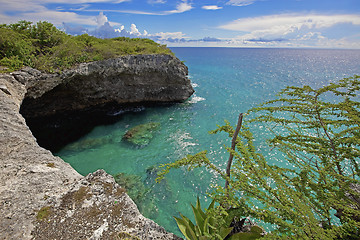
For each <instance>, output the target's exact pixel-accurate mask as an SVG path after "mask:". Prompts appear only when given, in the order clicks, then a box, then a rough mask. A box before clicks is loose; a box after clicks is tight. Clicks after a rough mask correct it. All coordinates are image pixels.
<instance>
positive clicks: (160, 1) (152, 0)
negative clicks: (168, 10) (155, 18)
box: [148, 0, 166, 4]
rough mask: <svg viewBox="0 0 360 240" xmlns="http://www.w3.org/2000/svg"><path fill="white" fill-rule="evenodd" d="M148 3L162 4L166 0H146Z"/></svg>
mask: <svg viewBox="0 0 360 240" xmlns="http://www.w3.org/2000/svg"><path fill="white" fill-rule="evenodd" d="M148 3H149V4H163V3H166V0H148Z"/></svg>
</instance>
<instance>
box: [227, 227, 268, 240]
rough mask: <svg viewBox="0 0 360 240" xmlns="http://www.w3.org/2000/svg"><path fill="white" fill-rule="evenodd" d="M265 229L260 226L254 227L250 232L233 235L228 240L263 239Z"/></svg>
mask: <svg viewBox="0 0 360 240" xmlns="http://www.w3.org/2000/svg"><path fill="white" fill-rule="evenodd" d="M262 233H263V229H262V228H261V227H259V226H252V227H251V229H250V232H241V233H235V234H233V235H231V236H230V237H229V238H228V240H255V239H259V238H261V237H262Z"/></svg>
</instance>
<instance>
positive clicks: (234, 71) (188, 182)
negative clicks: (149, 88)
mask: <svg viewBox="0 0 360 240" xmlns="http://www.w3.org/2000/svg"><path fill="white" fill-rule="evenodd" d="M171 50H172V51H173V52H174V53H175V55H176V56H177V57H178V58H179V59H180V60H182V61H184V62H185V64H186V65H187V66H188V67H189V78H190V79H191V81H192V84H193V87H194V89H195V91H196V92H195V94H194V95H193V96H192V97H191V98H190V99H189V100H188V101H186V102H184V103H180V104H175V105H172V106H162V107H158V108H139V109H136V111H133V112H127V113H125V114H124V115H123V116H122V118H121V119H120V120H119V121H118V122H116V123H115V124H113V125H106V126H97V127H96V128H95V129H94V130H93V131H92V132H91V133H89V134H88V135H86V136H84V137H82V138H81V139H80V140H79V141H77V142H75V143H71V144H69V145H67V146H66V147H64V148H63V149H62V150H61V151H60V152H58V153H57V155H59V156H60V157H62V158H63V159H64V160H65V161H67V162H69V163H70V164H71V165H72V166H73V167H74V168H75V169H76V170H77V171H78V172H79V173H81V174H83V175H86V174H88V173H90V172H94V171H96V170H97V169H105V170H106V171H107V172H108V173H110V174H117V173H120V172H121V173H126V174H129V175H132V176H131V177H132V178H133V179H134V180H133V181H134V183H133V185H134V186H135V188H136V189H137V190H138V191H140V192H137V193H135V195H136V196H140V197H139V198H140V199H143V200H142V201H140V202H138V205H139V208H140V209H141V210H142V212H143V214H144V215H145V216H146V217H149V218H151V219H153V220H154V221H155V222H157V223H158V224H160V225H162V226H164V227H165V228H166V229H167V230H168V231H172V232H174V233H176V234H180V233H179V231H178V230H177V226H176V223H175V220H174V219H173V216H178V213H179V212H181V213H183V214H184V215H186V216H189V217H190V216H191V215H192V211H191V208H190V205H189V204H190V203H193V204H194V203H195V202H196V197H197V196H199V197H200V199H201V201H202V203H203V204H205V206H207V205H208V203H209V199H208V197H207V195H206V192H207V191H209V190H210V188H209V185H210V184H217V183H219V184H224V183H223V181H221V180H220V179H218V177H217V176H216V175H214V173H212V172H209V171H206V170H205V169H199V170H196V171H193V172H187V171H186V170H185V169H179V170H173V171H171V172H170V173H169V174H168V175H167V177H166V179H165V181H163V182H162V183H161V184H155V182H154V178H155V176H154V174H153V173H154V171H151V170H153V169H154V168H153V167H154V166H157V165H159V164H163V163H168V162H172V161H175V160H177V159H179V158H182V157H185V156H186V155H187V154H195V153H197V152H199V151H202V150H208V153H209V158H210V159H212V160H213V161H214V162H215V163H216V164H217V165H218V166H220V167H223V168H224V169H225V164H226V161H227V158H228V154H227V153H226V151H225V150H224V145H227V146H229V145H231V143H230V142H231V139H229V138H228V137H227V136H226V134H217V135H209V134H208V131H210V130H213V129H215V128H216V125H217V124H223V123H224V120H225V119H227V120H229V121H230V122H231V123H233V125H235V124H236V122H237V116H238V114H239V113H240V112H246V111H247V110H248V109H249V108H251V107H254V106H256V105H257V104H259V103H261V102H263V101H266V100H270V99H272V98H274V96H275V94H276V93H277V92H278V91H280V90H281V89H282V88H284V87H286V86H289V85H294V86H302V85H310V86H311V87H321V86H322V85H324V84H327V83H329V82H334V81H337V80H339V79H342V78H344V77H350V76H353V75H355V74H360V50H315V49H250V48H171ZM148 122H159V123H160V128H159V129H158V130H157V131H156V132H155V134H154V137H153V139H152V140H151V141H150V143H149V144H148V145H147V146H145V147H142V148H138V147H134V146H132V145H130V144H128V143H126V142H124V141H123V140H122V136H123V135H124V133H125V132H126V131H127V130H128V129H130V128H131V127H133V126H136V125H139V124H144V123H148ZM261 131H262V129H260V127H259V129H256V128H255V136H256V137H257V138H256V139H257V141H256V144H257V146H258V147H259V149H260V151H263V152H264V154H265V155H267V156H268V159H269V161H273V162H276V163H277V164H280V165H281V164H284V163H283V162H282V159H279V157H278V156H276V154H272V153H271V152H270V151H268V149H267V148H266V145H265V144H264V138H263V136H264V135H263V134H262V133H261Z"/></svg>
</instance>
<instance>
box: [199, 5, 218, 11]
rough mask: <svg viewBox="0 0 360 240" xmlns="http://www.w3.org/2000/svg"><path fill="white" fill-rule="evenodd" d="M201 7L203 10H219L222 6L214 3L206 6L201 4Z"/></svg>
mask: <svg viewBox="0 0 360 240" xmlns="http://www.w3.org/2000/svg"><path fill="white" fill-rule="evenodd" d="M201 8H202V9H205V10H219V9H222V7H219V6H216V5H207V6H202V7H201Z"/></svg>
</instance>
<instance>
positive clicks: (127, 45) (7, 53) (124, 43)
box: [0, 21, 173, 72]
mask: <svg viewBox="0 0 360 240" xmlns="http://www.w3.org/2000/svg"><path fill="white" fill-rule="evenodd" d="M132 54H173V53H172V52H171V51H170V50H169V49H168V48H167V47H166V46H165V45H160V44H158V43H155V42H154V41H152V40H150V39H144V38H125V37H118V38H112V39H99V38H96V37H92V36H89V35H87V34H83V35H80V36H71V35H68V34H66V33H64V32H62V31H60V30H59V29H57V28H56V27H55V26H54V25H53V24H51V23H49V22H38V23H36V24H33V23H32V22H28V21H19V22H18V23H14V24H2V25H0V72H11V71H14V70H18V69H20V68H22V67H23V66H29V67H33V68H36V69H39V70H41V71H46V72H57V71H61V70H63V69H66V68H70V67H72V66H74V65H76V64H78V63H83V62H91V61H98V60H104V59H109V58H114V57H118V56H123V55H132Z"/></svg>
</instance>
